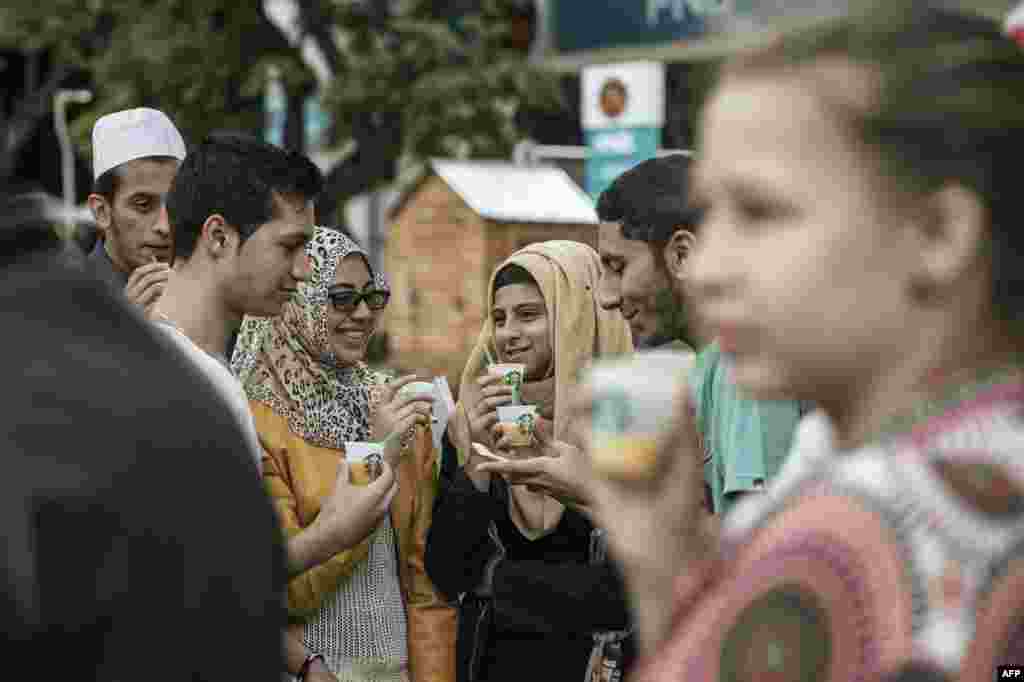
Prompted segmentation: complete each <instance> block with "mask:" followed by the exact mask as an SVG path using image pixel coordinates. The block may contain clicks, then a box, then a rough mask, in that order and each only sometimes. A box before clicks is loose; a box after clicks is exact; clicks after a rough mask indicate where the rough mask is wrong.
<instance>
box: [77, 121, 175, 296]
mask: <svg viewBox="0 0 1024 682" xmlns="http://www.w3.org/2000/svg"><path fill="white" fill-rule="evenodd" d="M92 153H93V192H92V194H90V195H89V208H90V209H92V213H93V217H94V218H95V219H96V224H97V225H98V227H99V229H100V232H101V233H102V238H101V239H100V240H99V241H97V243H96V247H95V248H94V249H93V251H92V253H91V254H89V261H90V263H91V265H92V266H93V269H94V271H95V272H96V273H97V274H98V275H99V276H100V277H101V278H103V279H104V280H106V281H107V282H109V283H110V284H111V285H112V286H114V287H116V288H117V289H118V290H123V291H124V294H125V296H126V298H127V299H128V300H129V301H130V302H132V303H135V304H137V305H140V306H142V307H143V309H145V310H146V311H147V313H148V312H149V311H151V310H152V306H153V304H154V303H155V302H156V301H157V299H159V297H160V295H161V293H162V292H163V287H164V285H165V283H166V281H167V278H168V276H169V274H170V265H169V264H170V261H171V258H172V254H173V243H172V239H171V229H170V225H169V223H168V220H167V210H166V209H165V207H164V197H165V196H166V194H167V191H168V190H169V189H170V187H171V181H172V180H174V176H175V174H176V173H177V171H178V165H179V164H180V163H181V161H182V160H183V159H184V158H185V141H184V140H183V139H182V137H181V133H179V132H178V129H177V128H175V127H174V124H173V123H171V120H170V119H169V118H168V117H167V115H166V114H164V113H163V112H161V111H157V110H156V109H146V108H139V109H128V110H125V111H118V112H115V113H112V114H107V115H106V116H103V117H102V118H100V119H99V120H98V121H96V125H94V126H93V129H92Z"/></svg>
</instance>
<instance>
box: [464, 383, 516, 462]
mask: <svg viewBox="0 0 1024 682" xmlns="http://www.w3.org/2000/svg"><path fill="white" fill-rule="evenodd" d="M467 393H468V395H466V396H460V399H461V400H462V401H463V406H464V407H465V408H466V417H467V418H468V419H469V435H470V438H471V439H472V440H473V442H474V443H483V444H484V445H487V446H488V447H490V446H491V445H493V442H494V441H493V440H492V439H491V429H492V428H493V427H494V425H495V424H497V423H498V411H497V410H498V407H499V406H501V405H511V404H512V399H513V389H512V387H511V386H509V385H508V384H506V383H505V381H504V379H502V378H501V377H500V376H495V375H486V376H482V377H479V378H478V379H477V380H476V386H475V387H474V390H471V391H467Z"/></svg>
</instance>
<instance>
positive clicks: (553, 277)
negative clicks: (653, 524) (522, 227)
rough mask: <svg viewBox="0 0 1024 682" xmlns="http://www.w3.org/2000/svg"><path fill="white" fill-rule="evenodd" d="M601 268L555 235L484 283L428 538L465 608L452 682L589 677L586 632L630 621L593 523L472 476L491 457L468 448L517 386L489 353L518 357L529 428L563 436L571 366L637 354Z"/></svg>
mask: <svg viewBox="0 0 1024 682" xmlns="http://www.w3.org/2000/svg"><path fill="white" fill-rule="evenodd" d="M600 276H601V267H600V262H599V259H598V255H597V253H596V252H595V251H594V250H593V249H592V248H590V247H589V246H587V245H585V244H582V243H578V242H571V241H549V242H543V243H539V244H532V245H530V246H527V247H526V248H523V249H521V250H520V251H517V252H516V253H515V254H513V255H512V256H511V257H509V258H508V260H506V261H505V262H504V263H502V264H501V265H500V266H499V267H498V268H497V270H496V271H495V273H494V274H493V276H492V278H491V284H490V287H489V288H488V291H489V301H488V317H487V320H486V322H485V324H484V328H483V330H482V331H481V333H480V338H479V341H478V343H477V346H476V348H475V349H474V350H473V352H472V354H471V355H470V358H469V361H468V363H467V365H466V368H465V371H464V373H463V378H462V383H461V387H460V391H459V397H460V402H459V405H458V406H457V409H456V413H455V415H454V416H453V419H452V422H451V423H450V424H449V426H448V430H447V433H446V435H445V439H444V443H445V448H444V449H445V452H444V455H443V459H442V462H443V463H442V471H441V492H440V493H439V499H438V502H437V504H436V506H435V509H434V517H433V525H432V527H431V530H430V533H429V535H428V539H427V553H426V567H427V572H428V574H429V575H430V577H431V579H432V581H433V582H434V584H435V585H436V586H437V587H438V589H440V590H441V591H442V592H443V593H444V594H445V595H446V596H447V597H448V598H449V599H451V600H453V601H455V600H458V601H459V604H460V618H459V637H458V646H457V651H458V653H457V656H458V676H459V680H460V681H462V680H484V679H486V680H490V681H491V682H500V681H501V680H522V679H528V676H531V675H532V676H534V677H536V678H538V679H557V680H583V679H584V677H585V676H586V674H587V671H588V664H589V663H590V655H591V651H592V649H593V644H594V639H593V636H594V634H595V633H597V632H601V631H604V630H621V629H625V628H626V627H627V626H628V622H627V621H628V616H627V610H626V603H625V601H624V599H623V590H622V586H621V581H620V579H619V576H618V574H617V573H616V572H615V570H614V568H613V567H612V566H610V565H609V564H607V563H604V562H599V561H596V560H595V559H597V558H598V557H594V556H593V552H592V551H591V545H592V543H593V540H594V536H595V529H594V527H593V525H592V524H591V522H590V520H589V519H588V518H587V517H586V516H585V515H584V514H582V513H580V512H579V511H577V510H575V509H572V508H567V507H565V506H563V505H562V504H561V503H559V502H558V501H556V500H554V499H553V498H551V497H548V496H547V495H544V494H542V493H539V492H532V491H530V490H528V489H526V488H525V487H524V486H510V485H508V483H507V482H506V481H505V480H504V479H502V478H500V477H493V478H492V477H491V476H490V475H489V474H486V473H483V472H480V471H479V469H478V467H479V466H480V464H482V463H483V462H484V461H486V460H485V459H482V458H481V457H480V456H479V455H478V454H477V453H476V452H475V450H474V449H473V447H472V443H474V442H478V443H483V444H485V445H487V446H489V447H493V446H494V441H493V438H492V429H493V427H494V425H495V423H496V421H497V417H496V414H495V409H496V407H497V406H499V405H503V404H509V403H510V402H511V389H510V388H509V387H507V386H505V385H503V384H502V382H501V381H500V378H495V377H488V376H487V372H486V367H487V364H488V362H489V358H493V359H494V360H495V361H497V362H513V363H521V364H524V365H525V366H526V376H525V383H523V385H522V388H521V394H522V402H523V403H525V404H533V405H537V407H538V413H539V419H538V420H537V422H536V426H535V428H536V429H537V430H541V431H543V432H544V433H545V435H547V436H549V437H554V438H556V439H559V440H567V441H570V442H571V440H572V438H571V430H570V428H569V427H570V424H569V419H568V409H569V404H570V403H569V396H570V394H571V391H572V390H573V386H574V383H575V379H576V376H577V374H578V373H579V371H580V370H581V369H583V368H584V367H585V366H586V365H588V364H589V363H590V362H591V361H592V360H593V359H594V358H596V357H599V356H609V355H618V354H624V353H629V352H631V351H632V341H631V339H630V335H629V329H628V327H627V326H626V323H625V321H624V320H623V319H622V316H621V315H620V314H619V313H618V312H617V311H605V310H603V309H601V307H600V306H598V305H597V304H596V302H595V299H594V292H595V290H596V289H597V285H598V281H599V279H600ZM528 452H530V450H528V449H527V450H524V451H522V453H528ZM522 453H520V454H522ZM507 454H509V455H510V456H515V454H516V453H515V451H512V452H509V453H507ZM590 667H593V666H592V665H590Z"/></svg>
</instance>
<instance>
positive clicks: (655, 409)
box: [587, 351, 692, 481]
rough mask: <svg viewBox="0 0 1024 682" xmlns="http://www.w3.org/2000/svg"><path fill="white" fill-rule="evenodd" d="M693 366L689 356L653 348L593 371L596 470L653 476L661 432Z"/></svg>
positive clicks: (611, 475)
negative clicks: (651, 350) (653, 349)
mask: <svg viewBox="0 0 1024 682" xmlns="http://www.w3.org/2000/svg"><path fill="white" fill-rule="evenodd" d="M691 366H692V357H690V356H687V355H682V354H679V353H671V352H664V351H653V352H647V353H638V354H636V355H635V356H633V357H632V358H630V359H627V360H617V361H613V362H609V363H600V364H597V365H595V366H594V367H593V368H592V369H591V370H590V372H589V374H588V376H587V384H588V386H589V388H590V392H591V395H592V396H593V412H592V416H591V419H592V422H591V428H592V431H593V443H592V448H591V453H590V457H591V462H592V464H593V467H594V469H595V471H597V472H598V473H599V474H602V475H604V476H606V477H608V478H616V479H621V480H634V481H636V480H649V479H650V478H651V477H653V476H654V474H655V472H656V471H657V468H658V467H657V464H658V462H657V442H658V435H659V433H660V431H661V430H662V429H664V428H666V427H667V426H668V425H669V422H670V420H671V419H672V418H673V416H674V414H675V401H676V400H677V399H678V397H679V393H680V391H681V390H682V389H683V387H684V385H685V383H686V381H687V379H688V375H689V370H690V367H691Z"/></svg>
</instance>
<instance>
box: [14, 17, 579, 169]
mask: <svg viewBox="0 0 1024 682" xmlns="http://www.w3.org/2000/svg"><path fill="white" fill-rule="evenodd" d="M393 4H395V5H396V9H395V11H394V14H393V15H392V16H391V17H382V16H379V15H374V14H373V13H372V11H370V10H368V9H367V5H368V3H357V2H352V1H351V0H319V6H318V7H317V9H318V11H319V14H318V16H319V17H320V21H326V22H327V24H328V26H329V27H330V29H329V30H330V32H331V33H333V34H334V35H335V36H336V40H335V41H334V42H335V45H334V46H333V47H331V48H330V49H335V50H336V52H337V56H338V60H339V73H337V74H335V78H334V82H333V84H332V86H331V87H330V88H329V89H328V92H326V93H323V94H324V105H325V107H326V108H327V110H328V111H329V112H330V113H331V114H333V116H334V119H335V126H336V128H337V130H338V132H339V143H340V144H342V145H344V144H346V143H347V142H348V141H349V140H352V139H355V138H356V137H357V132H361V133H363V134H365V130H361V129H360V126H363V129H365V125H366V119H367V115H368V114H373V115H375V116H378V117H383V118H386V119H394V120H398V121H399V122H400V123H399V125H398V126H397V129H398V130H399V131H400V134H401V144H398V145H394V146H393V148H389V151H388V153H389V154H392V153H393V154H395V155H396V158H395V159H391V160H392V161H401V162H402V164H401V165H408V164H409V163H412V162H415V161H416V160H422V159H425V158H427V157H429V156H433V155H444V156H451V155H454V156H476V157H496V156H497V157H507V156H508V155H510V154H511V152H512V148H513V146H514V145H515V143H516V142H517V141H518V139H519V137H520V132H519V131H518V130H517V127H516V124H515V120H516V113H517V112H518V111H519V109H520V108H521V107H523V106H529V107H531V108H532V109H554V108H557V107H560V106H561V101H560V97H561V93H560V90H559V88H558V83H557V81H556V79H555V77H553V76H550V75H548V74H545V73H542V72H540V71H538V70H536V69H534V68H532V67H531V66H530V65H529V64H528V62H527V61H526V56H525V55H524V54H522V53H521V52H517V51H514V50H510V49H509V47H508V45H510V36H511V33H512V22H513V21H514V20H515V19H516V11H517V10H516V9H515V7H514V5H513V4H512V3H511V2H510V0H482V1H481V2H479V3H478V4H477V7H478V9H477V10H476V11H475V12H474V13H471V14H467V15H463V16H458V17H453V16H442V15H441V14H440V13H439V12H437V11H436V9H435V5H436V4H437V3H434V2H431V1H429V0H405V2H401V3H393ZM3 5H4V6H3V7H0V41H2V42H4V43H6V44H9V45H19V46H35V47H48V48H51V49H52V50H53V52H54V57H55V58H56V59H58V60H61V61H63V62H64V63H70V64H73V65H76V66H80V67H82V68H84V69H86V70H87V71H89V72H90V73H91V74H92V77H93V84H94V91H95V99H94V101H93V103H92V104H91V105H89V107H88V108H85V109H77V110H76V111H78V112H80V115H78V116H77V117H76V118H75V119H74V120H73V122H72V131H73V134H74V136H75V139H76V140H77V141H78V143H79V145H80V147H81V149H82V150H83V152H85V153H86V154H88V152H89V144H88V142H89V132H90V130H91V128H92V124H93V123H94V122H95V120H96V119H97V118H99V116H101V115H103V114H105V113H109V112H111V111H116V110H118V109H123V108H127V107H135V106H154V107H158V108H160V109H162V110H164V111H165V112H166V113H167V114H168V115H169V116H171V118H172V119H173V120H174V121H175V122H176V123H177V125H178V126H179V128H180V129H181V131H182V134H183V135H185V137H186V139H187V140H189V141H197V140H199V139H201V138H202V137H203V136H205V135H206V134H207V133H208V132H210V131H211V130H213V129H216V128H241V129H247V130H251V131H255V130H258V129H259V128H260V127H261V121H262V115H263V114H262V109H261V95H262V92H263V88H264V86H265V82H266V80H265V79H266V73H267V69H268V67H269V66H270V65H274V66H275V67H277V68H278V70H279V72H280V73H281V75H282V80H283V82H284V85H285V87H286V88H287V89H288V91H289V92H290V93H291V94H292V95H297V94H298V93H300V92H303V91H304V90H307V89H308V88H309V86H311V85H312V83H313V78H312V74H311V73H310V72H309V69H308V68H307V67H306V66H305V65H304V63H303V61H302V59H301V55H300V54H299V51H298V50H297V49H295V48H293V47H292V46H290V45H289V44H288V43H287V41H286V40H285V39H284V37H283V36H282V35H281V34H280V33H279V32H278V31H277V29H276V28H275V27H274V26H273V25H271V24H270V23H269V21H268V20H267V19H266V18H265V17H264V16H263V14H262V10H261V5H262V3H261V2H259V1H258V0H254V1H253V2H246V3H234V2H229V0H159V1H157V0H47V2H45V3H40V2H38V0H7V2H5V3H3ZM317 25H318V26H319V23H318V24H317Z"/></svg>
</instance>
